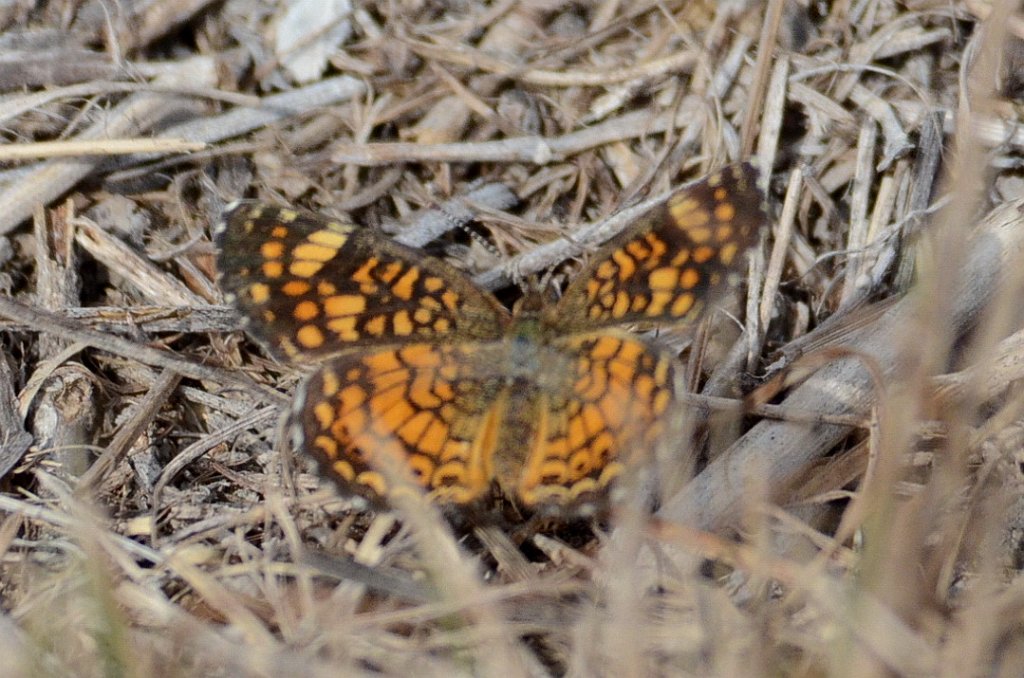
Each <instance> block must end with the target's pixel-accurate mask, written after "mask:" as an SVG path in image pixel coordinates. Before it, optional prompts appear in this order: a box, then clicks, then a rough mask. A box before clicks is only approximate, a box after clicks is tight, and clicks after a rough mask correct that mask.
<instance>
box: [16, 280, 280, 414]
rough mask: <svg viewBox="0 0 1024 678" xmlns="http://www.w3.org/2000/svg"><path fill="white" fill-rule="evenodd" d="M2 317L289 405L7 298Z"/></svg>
mask: <svg viewBox="0 0 1024 678" xmlns="http://www.w3.org/2000/svg"><path fill="white" fill-rule="evenodd" d="M0 316H6V317H7V318H9V319H11V320H16V321H18V322H20V323H23V324H24V325H26V326H28V327H31V328H32V329H34V330H36V331H37V332H53V333H56V332H59V333H61V334H62V335H64V336H65V337H67V338H69V339H71V340H73V341H78V342H81V343H84V344H87V345H89V346H92V347H94V348H98V349H100V350H102V351H107V352H108V353H113V354H114V355H119V356H121V357H122V358H127V359H129V360H137V361H139V362H142V363H145V364H147V365H155V366H157V367H164V368H168V369H172V370H176V371H178V372H180V373H181V374H183V375H184V376H187V377H192V378H193V379H201V380H204V381H212V382H215V383H221V384H233V385H236V386H240V387H242V388H244V389H246V390H248V391H251V392H253V393H256V394H258V395H260V397H262V398H263V399H265V400H266V401H267V402H274V403H278V404H279V405H283V404H284V403H286V402H288V398H287V397H286V396H283V395H281V394H280V393H278V392H277V391H275V390H273V389H271V388H268V387H264V386H260V385H259V384H256V383H254V382H253V381H251V380H250V379H249V378H248V377H246V376H244V375H242V374H238V373H236V372H231V371H228V370H222V369H218V368H216V367H208V366H206V365H200V364H199V363H193V362H190V361H188V360H183V359H181V358H177V357H174V355H173V354H171V353H169V352H167V351H161V350H159V349H155V348H151V347H149V346H143V345H140V344H137V343H134V342H131V341H128V340H127V339H122V338H121V337H118V336H114V335H112V334H106V333H104V332H99V331H97V330H94V329H91V328H89V327H84V326H83V325H81V324H79V323H77V322H74V321H71V320H68V319H66V318H63V317H61V316H59V315H57V314H55V313H48V312H46V311H42V310H40V309H36V308H31V307H29V306H25V305H24V304H20V303H18V302H16V301H14V300H13V299H9V298H7V297H3V296H0Z"/></svg>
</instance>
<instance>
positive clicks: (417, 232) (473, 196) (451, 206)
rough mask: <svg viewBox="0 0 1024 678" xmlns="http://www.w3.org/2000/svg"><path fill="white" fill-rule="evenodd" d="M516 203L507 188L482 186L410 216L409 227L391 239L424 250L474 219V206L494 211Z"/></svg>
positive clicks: (498, 185)
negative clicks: (430, 243) (434, 207)
mask: <svg viewBox="0 0 1024 678" xmlns="http://www.w3.org/2000/svg"><path fill="white" fill-rule="evenodd" d="M516 201H517V198H516V196H515V194H514V193H513V192H512V190H511V189H510V188H509V187H508V186H505V185H504V184H498V183H493V184H485V185H483V186H480V187H479V188H476V189H474V190H472V191H470V192H469V193H467V194H466V195H465V196H463V197H459V198H453V199H451V200H447V201H445V203H444V204H443V205H442V206H441V207H439V208H436V209H429V210H424V211H423V212H421V213H419V214H416V215H413V217H412V218H411V219H410V221H411V225H410V226H409V227H408V228H403V229H402V230H401V231H399V233H398V234H397V235H396V236H395V238H394V239H395V240H396V241H397V242H400V243H402V244H403V245H408V246H410V247H423V246H424V245H426V244H427V243H429V242H431V241H432V240H435V239H437V238H439V237H441V236H442V235H444V234H445V233H447V232H448V231H450V230H452V229H454V228H458V227H459V226H461V225H464V224H467V223H469V222H470V221H473V220H474V219H476V218H477V216H478V210H475V209H473V205H474V204H475V205H483V206H485V207H487V208H489V209H493V210H506V209H508V208H509V207H512V206H513V205H514V204H515V203H516Z"/></svg>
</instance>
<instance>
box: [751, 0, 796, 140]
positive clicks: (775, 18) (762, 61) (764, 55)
mask: <svg viewBox="0 0 1024 678" xmlns="http://www.w3.org/2000/svg"><path fill="white" fill-rule="evenodd" d="M784 6H785V2H784V0H771V1H770V2H769V3H768V8H767V10H765V15H764V22H763V23H762V24H761V36H760V38H759V39H758V41H757V59H756V61H755V67H754V84H753V85H751V88H750V95H749V97H748V99H747V106H746V110H745V111H744V114H743V124H742V125H741V130H742V132H741V134H742V137H741V139H740V155H741V156H743V157H746V156H747V155H749V154H750V152H751V151H753V150H754V134H755V132H756V129H757V127H756V125H755V122H756V121H757V119H758V118H760V117H761V110H762V109H761V104H762V102H763V101H765V97H764V96H763V93H764V92H765V89H766V87H767V86H768V72H769V70H770V69H771V67H772V54H773V53H774V52H775V46H776V43H777V42H778V38H779V26H780V25H781V23H782V10H783V7H784Z"/></svg>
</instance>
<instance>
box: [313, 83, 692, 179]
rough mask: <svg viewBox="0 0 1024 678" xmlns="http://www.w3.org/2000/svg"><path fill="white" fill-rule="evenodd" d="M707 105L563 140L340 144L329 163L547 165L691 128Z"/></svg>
mask: <svg viewBox="0 0 1024 678" xmlns="http://www.w3.org/2000/svg"><path fill="white" fill-rule="evenodd" d="M702 106H703V99H702V98H699V97H693V96H690V97H686V99H685V100H684V101H683V103H682V104H681V105H680V107H679V111H678V112H677V113H675V114H673V113H662V114H661V115H657V116H654V117H651V114H650V113H649V112H647V111H635V112H633V113H625V114H623V115H621V116H619V117H617V118H612V119H610V120H606V121H605V122H602V123H599V124H596V125H594V126H592V127H588V128H586V129H582V130H579V131H576V132H570V133H568V134H563V135H562V136H560V137H541V136H523V137H514V138H511V139H501V140H499V141H483V142H475V143H474V142H466V143H447V144H416V143H402V142H395V143H370V144H358V145H357V144H345V143H342V144H337V145H336V146H335V148H334V150H333V152H332V153H331V160H332V161H333V162H337V163H351V164H354V165H363V166H367V167H373V166H376V165H390V164H392V163H397V162H528V163H534V164H538V165H546V164H548V163H552V162H558V161H561V160H565V159H566V158H568V157H571V156H573V155H576V154H578V153H582V152H584V151H588V150H592V149H594V148H598V147H601V146H605V145H607V144H610V143H613V142H616V141H624V140H627V139H636V138H637V137H639V136H641V135H645V134H659V133H661V132H665V131H667V130H669V129H670V128H675V127H688V126H689V125H690V124H691V123H692V122H693V120H694V116H695V115H697V114H698V113H699V111H700V109H701V107H702Z"/></svg>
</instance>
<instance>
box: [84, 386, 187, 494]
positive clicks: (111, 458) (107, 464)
mask: <svg viewBox="0 0 1024 678" xmlns="http://www.w3.org/2000/svg"><path fill="white" fill-rule="evenodd" d="M180 381H181V375H180V374H178V373H177V372H175V371H173V370H167V369H165V370H164V371H163V372H162V373H161V374H160V377H159V378H158V379H157V380H156V382H155V383H154V384H153V386H152V387H151V388H150V390H149V391H148V392H147V393H146V395H145V396H144V397H143V398H142V400H140V401H139V403H138V404H137V405H136V406H135V408H134V410H133V411H132V415H131V418H130V419H129V420H128V421H127V422H125V423H124V424H122V425H121V428H120V429H119V430H118V432H117V433H116V434H115V435H114V439H113V440H111V441H110V444H109V445H107V449H106V450H104V452H103V454H101V455H100V456H99V458H98V459H97V460H96V461H95V462H93V465H92V466H91V467H89V470H88V471H87V472H86V473H85V474H84V475H82V477H81V478H80V479H79V481H78V486H77V487H76V488H75V494H77V495H78V496H79V497H82V496H84V495H87V494H89V493H91V492H92V490H93V489H94V488H95V487H96V485H97V484H98V483H99V482H101V480H102V478H103V476H104V475H105V474H106V473H107V472H108V471H109V470H110V469H111V468H113V467H114V465H116V464H117V463H118V462H120V461H121V460H122V459H123V458H124V456H125V455H126V454H127V453H128V450H129V449H131V446H132V444H133V443H134V442H135V441H136V440H137V439H138V437H139V436H140V435H142V432H143V430H145V428H146V427H147V426H149V425H150V424H151V423H152V422H153V420H154V419H155V418H156V415H157V414H158V413H159V411H160V408H161V407H162V406H163V404H164V403H165V402H166V400H167V399H168V398H170V397H171V394H172V393H173V392H174V389H175V388H177V387H178V383H179V382H180Z"/></svg>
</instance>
